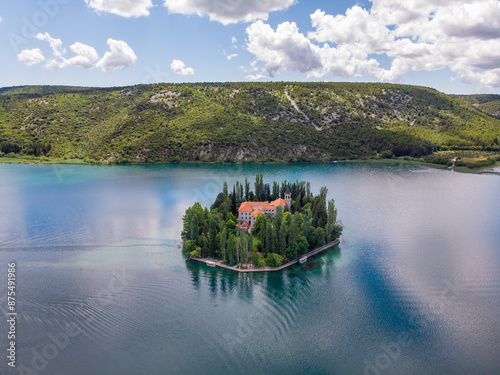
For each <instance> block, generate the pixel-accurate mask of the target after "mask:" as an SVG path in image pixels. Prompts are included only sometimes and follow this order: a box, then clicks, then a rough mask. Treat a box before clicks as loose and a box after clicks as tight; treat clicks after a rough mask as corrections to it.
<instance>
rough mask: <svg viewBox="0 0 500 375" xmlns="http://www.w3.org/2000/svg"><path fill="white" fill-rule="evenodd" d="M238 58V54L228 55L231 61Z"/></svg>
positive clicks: (227, 57)
mask: <svg viewBox="0 0 500 375" xmlns="http://www.w3.org/2000/svg"><path fill="white" fill-rule="evenodd" d="M237 56H238V54H237V53H233V54H231V55H226V59H228V60H231V59H234V58H235V57H237Z"/></svg>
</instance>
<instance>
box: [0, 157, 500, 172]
mask: <svg viewBox="0 0 500 375" xmlns="http://www.w3.org/2000/svg"><path fill="white" fill-rule="evenodd" d="M341 163H370V164H407V165H419V166H422V167H429V168H434V169H448V167H447V166H445V165H441V164H433V163H427V162H424V161H417V160H405V159H399V158H395V159H354V160H338V161H336V162H325V161H318V162H312V161H311V162H297V163H288V162H279V161H273V162H265V163H256V162H252V163H244V162H242V163H224V162H220V163H219V162H203V161H181V162H178V163H137V164H96V163H87V162H85V161H83V160H81V159H55V160H36V159H23V158H7V157H0V164H25V165H100V166H102V165H130V166H133V165H171V164H200V165H306V164H341ZM497 166H500V161H497V162H496V163H495V164H494V165H489V166H487V167H482V168H473V169H471V168H467V167H455V168H454V170H455V172H459V173H472V174H483V173H484V174H491V173H492V172H491V171H488V170H487V169H489V168H493V167H497ZM493 173H494V172H493ZM494 174H496V173H494Z"/></svg>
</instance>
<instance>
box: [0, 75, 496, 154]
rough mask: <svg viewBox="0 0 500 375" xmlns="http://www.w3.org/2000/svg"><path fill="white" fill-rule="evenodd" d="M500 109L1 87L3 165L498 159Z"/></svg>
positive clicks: (158, 89)
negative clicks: (494, 155)
mask: <svg viewBox="0 0 500 375" xmlns="http://www.w3.org/2000/svg"><path fill="white" fill-rule="evenodd" d="M495 100H498V98H496V97H495V98H493V97H487V98H483V97H477V96H476V97H475V98H472V97H470V98H469V99H468V100H467V98H466V97H457V96H451V95H446V94H443V93H440V92H438V91H436V90H433V89H429V88H424V87H415V86H408V85H395V84H382V83H311V82H310V83H294V82H268V83H251V82H247V83H184V84H166V83H160V84H151V85H137V86H130V87H119V88H117V87H115V88H85V87H64V86H23V87H13V88H2V89H0V147H1V149H0V156H9V157H14V158H16V157H17V158H19V157H20V158H26V159H37V158H38V159H41V160H49V159H50V160H54V159H71V160H76V159H78V160H81V161H85V162H88V163H99V164H117V163H118V164H119V163H132V164H138V163H165V162H228V163H232V162H243V163H253V162H321V161H330V160H335V159H344V160H347V159H363V158H376V157H379V156H383V157H391V156H393V155H394V156H409V157H416V158H420V157H422V156H424V155H427V154H430V153H431V152H433V151H436V150H440V149H444V150H448V149H451V150H453V149H470V148H471V147H474V148H476V149H480V150H484V151H499V150H500V146H499V138H500V120H499V119H497V118H494V117H493V116H491V115H490V114H489V113H490V112H491V114H492V115H494V114H495V113H497V112H495V111H494V108H497V107H495V105H496V104H495V103H494V102H495ZM476 102H478V103H476ZM479 102H480V103H479ZM488 103H489V104H488ZM486 105H490V107H492V110H491V111H490V112H488V111H486V110H485V108H486V107H485V106H486ZM488 108H489V107H488ZM38 159H37V160H38Z"/></svg>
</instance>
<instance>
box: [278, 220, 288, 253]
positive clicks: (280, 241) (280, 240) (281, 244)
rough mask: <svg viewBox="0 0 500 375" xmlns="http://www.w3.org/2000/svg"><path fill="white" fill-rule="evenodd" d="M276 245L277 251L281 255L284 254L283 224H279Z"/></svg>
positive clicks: (284, 237)
mask: <svg viewBox="0 0 500 375" xmlns="http://www.w3.org/2000/svg"><path fill="white" fill-rule="evenodd" d="M278 246H279V253H280V255H281V256H284V255H285V250H286V234H285V226H284V225H281V227H280V230H279V233H278Z"/></svg>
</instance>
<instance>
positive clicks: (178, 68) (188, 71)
mask: <svg viewBox="0 0 500 375" xmlns="http://www.w3.org/2000/svg"><path fill="white" fill-rule="evenodd" d="M170 68H172V70H173V72H174V73H177V74H180V75H182V76H190V75H193V74H194V69H193V68H186V64H184V62H182V61H181V60H177V59H173V60H172V64H170Z"/></svg>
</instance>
